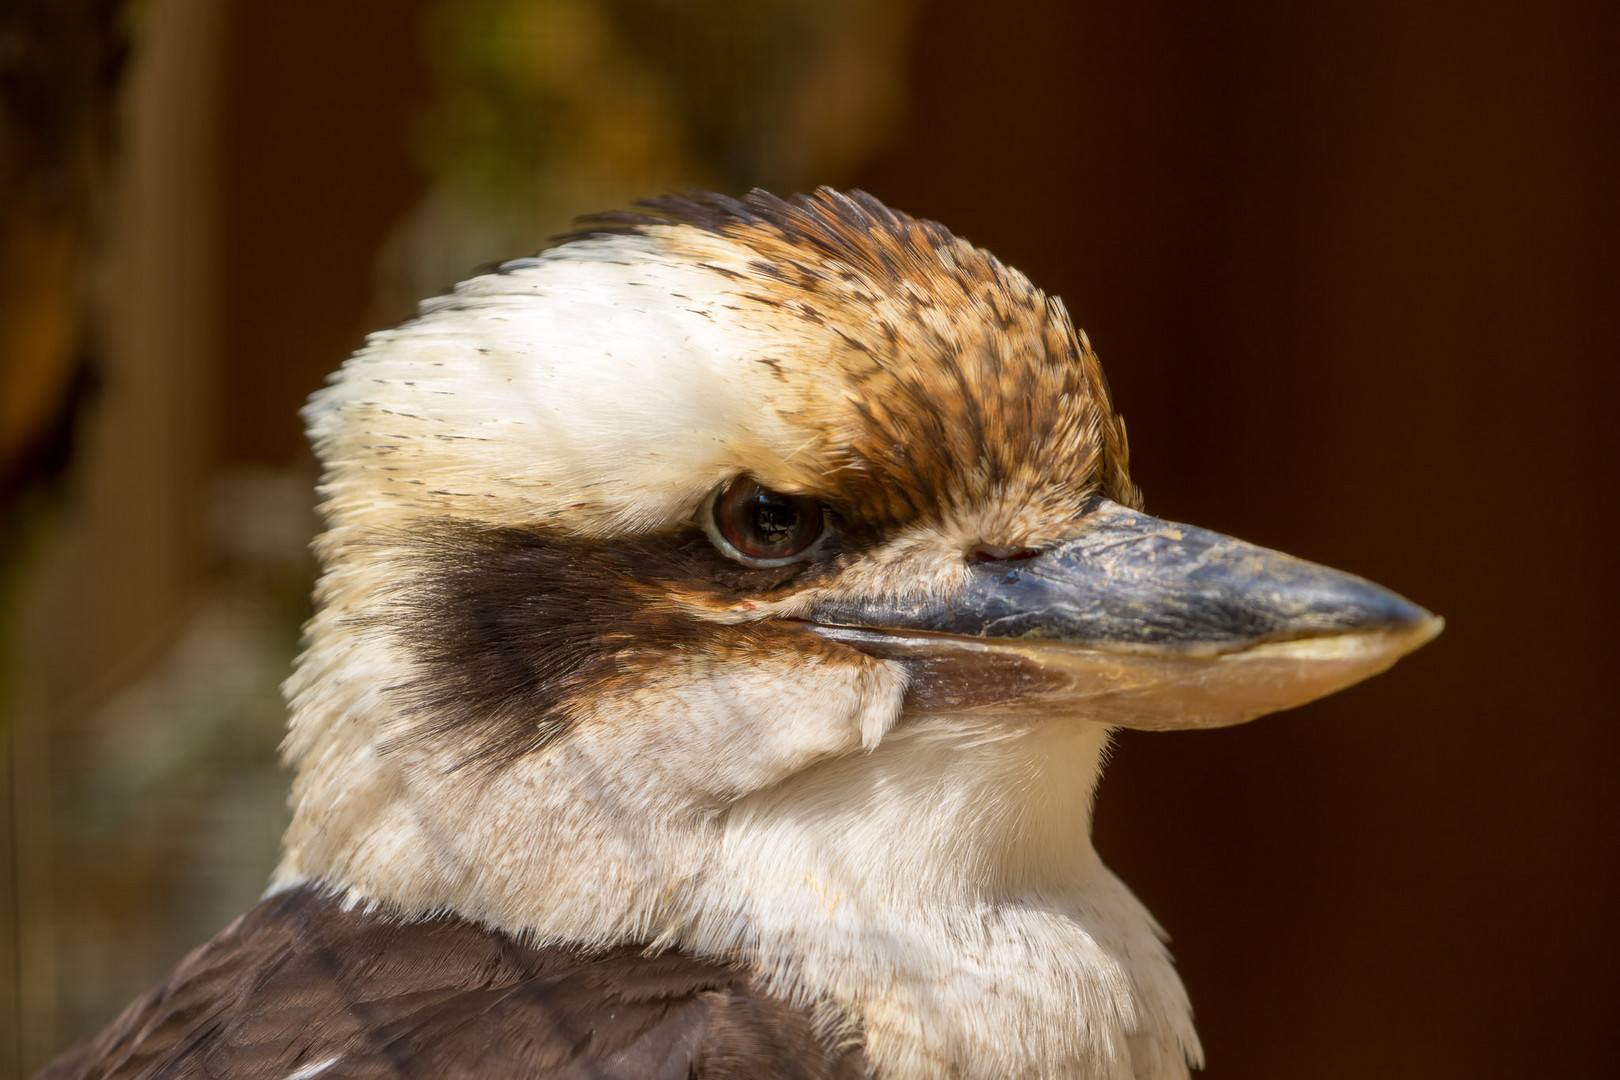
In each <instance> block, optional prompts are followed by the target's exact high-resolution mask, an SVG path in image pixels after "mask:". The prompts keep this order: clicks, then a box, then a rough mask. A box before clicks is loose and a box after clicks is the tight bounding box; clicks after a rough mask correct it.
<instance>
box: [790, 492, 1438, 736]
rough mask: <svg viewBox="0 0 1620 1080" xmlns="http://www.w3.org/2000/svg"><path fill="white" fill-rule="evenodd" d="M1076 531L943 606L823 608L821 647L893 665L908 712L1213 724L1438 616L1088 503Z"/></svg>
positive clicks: (1322, 572)
mask: <svg viewBox="0 0 1620 1080" xmlns="http://www.w3.org/2000/svg"><path fill="white" fill-rule="evenodd" d="M1081 527H1082V528H1083V529H1084V531H1083V532H1082V533H1081V534H1080V535H1078V536H1075V537H1073V538H1072V539H1068V540H1065V541H1063V542H1061V543H1059V544H1057V545H1056V546H1053V547H1050V548H1048V549H1046V550H1044V551H1041V552H1038V553H1036V554H1034V555H1032V556H1030V557H1028V558H1022V559H1006V560H993V561H984V562H978V563H975V564H973V565H972V566H970V568H969V570H968V574H967V579H966V581H965V583H964V584H963V585H962V586H961V587H960V588H958V589H956V590H953V591H952V592H951V593H950V594H949V595H946V596H942V597H932V598H927V599H923V600H919V601H917V602H915V603H895V602H892V601H884V602H878V603H872V604H863V603H860V602H859V601H853V600H850V599H840V600H834V601H830V602H828V603H825V604H823V605H821V606H820V607H818V608H817V609H816V610H815V611H814V612H813V613H812V615H811V621H812V624H813V625H814V626H815V628H816V629H817V630H818V631H819V632H820V633H822V634H824V635H826V636H827V637H830V638H833V639H835V640H838V641H842V642H845V643H847V644H849V645H852V646H854V647H856V648H859V649H861V650H863V651H866V652H869V653H873V654H875V655H879V656H884V657H886V658H889V659H894V660H899V661H902V662H903V663H905V664H906V665H907V667H908V668H909V669H910V671H911V699H910V701H909V705H910V706H911V707H913V708H920V709H964V708H973V709H982V708H998V707H1006V708H1011V709H1016V710H1017V711H1020V712H1032V711H1033V712H1043V713H1044V712H1061V713H1065V714H1074V715H1078V716H1083V717H1086V718H1088V719H1093V720H1097V721H1100V722H1103V723H1107V724H1112V725H1118V726H1122V727H1136V728H1150V729H1162V728H1181V727H1218V726H1222V725H1226V724H1236V723H1241V722H1243V721H1245V720H1250V719H1253V718H1254V717H1256V716H1261V715H1264V714H1265V713H1268V712H1274V711H1276V710H1278V709H1287V708H1292V707H1294V706H1296V705H1303V704H1304V703H1305V702H1307V701H1311V700H1314V699H1316V698H1319V697H1322V696H1324V695H1326V694H1330V693H1333V692H1334V691H1335V690H1341V689H1343V688H1344V687H1346V686H1349V685H1351V684H1353V683H1356V682H1359V681H1361V680H1362V679H1365V678H1367V677H1368V676H1370V675H1376V674H1377V673H1378V672H1380V671H1383V670H1384V669H1385V668H1387V667H1389V666H1390V665H1391V664H1393V663H1394V662H1395V661H1396V660H1398V659H1399V658H1400V657H1402V656H1404V655H1405V654H1407V653H1409V652H1411V651H1412V650H1413V649H1416V648H1418V647H1419V646H1421V645H1423V644H1425V643H1426V642H1428V641H1430V640H1431V639H1432V638H1433V637H1434V636H1435V635H1436V634H1438V633H1439V632H1440V629H1441V627H1442V626H1443V625H1444V624H1443V622H1442V620H1440V619H1439V618H1437V617H1435V616H1434V615H1431V614H1430V613H1429V612H1427V611H1425V610H1423V609H1422V608H1420V607H1418V606H1417V605H1415V604H1413V603H1411V602H1410V601H1407V600H1405V599H1403V598H1402V597H1400V596H1397V595H1396V594H1395V593H1392V592H1390V591H1389V590H1388V589H1384V588H1381V587H1380V586H1378V585H1374V584H1373V583H1372V582H1370V581H1366V580H1364V579H1362V578H1358V577H1355V576H1353V575H1350V574H1344V573H1340V572H1339V571H1337V570H1329V569H1328V568H1326V567H1323V566H1317V565H1316V564H1314V563H1308V562H1305V561H1304V560H1302V559H1296V558H1293V557H1292V556H1289V555H1283V554H1281V553H1280V552H1276V551H1269V550H1267V549H1265V548H1261V547H1256V546H1254V545H1253V544H1246V543H1244V542H1243V541H1241V540H1235V539H1233V538H1232V537H1229V536H1222V535H1220V534H1219V533H1213V532H1209V531H1207V530H1204V529H1197V528H1193V527H1192V526H1189V525H1177V524H1174V523H1171V522H1167V521H1161V520H1159V519H1158V518H1153V517H1149V516H1147V515H1146V514H1139V513H1137V512H1135V511H1133V510H1129V509H1127V508H1125V507H1123V506H1120V505H1119V504H1117V503H1113V502H1108V501H1107V500H1099V501H1098V502H1097V503H1096V504H1095V508H1094V509H1092V510H1091V511H1090V512H1088V513H1087V514H1086V515H1085V517H1084V518H1082V519H1081Z"/></svg>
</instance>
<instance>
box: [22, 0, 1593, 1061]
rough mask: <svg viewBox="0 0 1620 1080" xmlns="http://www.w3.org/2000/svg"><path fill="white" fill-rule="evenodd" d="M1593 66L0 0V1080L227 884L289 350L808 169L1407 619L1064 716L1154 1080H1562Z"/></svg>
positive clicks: (220, 897)
mask: <svg viewBox="0 0 1620 1080" xmlns="http://www.w3.org/2000/svg"><path fill="white" fill-rule="evenodd" d="M1617 57H1620V34H1617V19H1616V15H1615V14H1614V9H1613V7H1612V5H1607V4H1603V3H1599V2H1590V3H1583V2H1579V0H1540V2H1530V0H1518V2H1511V0H1502V2H1489V0H1485V2H1476V3H1466V2H1463V0H1410V2H1401V3H1396V2H1393V0H1363V2H1359V3H1345V2H1338V0H1326V2H1321V3H1310V4H1300V3H1289V2H1284V0H1273V2H1268V3H1240V4H1231V5H1220V4H1172V3H1166V2H1162V0H1159V2H1135V3H1126V2H1123V0H1016V2H1007V3H1001V4H995V5H986V4H983V3H979V2H975V0H915V2H911V0H866V2H859V0H819V2H818V0H755V2H748V0H728V2H714V3H702V4H697V3H676V2H674V0H603V2H590V0H462V2H451V0H351V2H348V3H343V4H330V3H323V2H319V0H279V2H277V3H270V2H269V0H233V2H230V3H217V2H210V0H146V2H144V3H123V2H119V0H7V4H6V6H5V8H4V9H0V228H3V231H0V350H3V351H0V395H3V396H0V421H3V425H4V426H3V429H0V435H3V439H0V451H3V454H4V460H3V462H0V466H3V467H0V481H3V485H0V499H3V502H0V514H3V515H4V518H3V521H0V553H3V555H4V557H5V559H6V563H5V568H4V575H3V577H0V590H3V593H0V601H3V604H4V608H3V614H4V628H3V631H0V634H3V636H0V645H3V646H4V654H3V664H4V666H3V668H0V708H3V709H4V710H5V711H4V713H3V714H0V721H3V724H4V736H5V742H4V754H5V760H4V765H5V769H4V778H5V790H4V792H3V795H4V800H3V802H0V813H4V814H6V815H8V816H7V819H6V820H5V821H4V823H3V825H4V828H3V829H0V855H3V858H0V886H3V887H0V917H3V918H0V974H3V975H4V978H3V980H0V1077H6V1076H21V1075H27V1074H29V1073H30V1072H31V1071H32V1070H33V1069H35V1068H37V1067H38V1066H39V1065H40V1064H42V1063H43V1061H44V1060H46V1059H47V1058H48V1057H49V1056H50V1055H51V1054H52V1053H53V1052H54V1051H55V1050H56V1049H58V1048H60V1047H61V1046H62V1045H65V1044H66V1043H67V1042H68V1041H71V1040H72V1039H73V1038H76V1037H78V1036H80V1035H82V1034H84V1033H85V1032H87V1031H89V1030H93V1029H94V1028H95V1027H97V1026H99V1025H100V1024H101V1023H104V1022H105V1021H106V1020H107V1019H108V1018H109V1017H110V1016H111V1015H112V1013H113V1012H115V1011H116V1009H117V1008H118V1007H119V1006H120V1005H122V1004H123V1002H124V1001H126V1000H127V999H128V998H129V997H130V996H132V995H133V994H134V993H136V992H138V991H139V990H141V989H143V988H144V987H145V986H146V985H147V984H148V983H149V982H151V981H152V980H153V979H155V978H156V977H157V976H159V975H160V974H161V973H162V972H163V971H165V970H167V968H168V967H169V966H170V965H171V964H172V963H173V961H174V960H175V959H176V958H177V957H178V956H179V955H180V954H181V953H182V952H183V951H184V950H185V949H186V948H188V947H189V946H190V945H192V944H195V943H196V942H198V941H200V940H201V939H203V938H204V937H206V936H207V935H208V934H209V933H211V932H212V931H213V930H215V929H217V928H218V927H219V926H220V925H222V924H223V923H224V922H225V921H226V920H228V919H229V918H230V917H231V915H233V914H234V913H235V912H237V911H238V910H240V909H241V908H243V907H245V906H247V905H248V904H250V903H251V902H252V900H253V899H254V897H255V896H256V895H257V894H258V892H259V891H260V889H261V888H262V887H263V883H264V880H265V877H266V875H267V873H268V871H269V869H270V866H271V863H272V860H273V858H274V851H275V844H276V838H277V834H278V831H279V829H280V827H281V823H282V820H283V816H284V809H283V807H282V800H283V798H284V790H285V777H284V776H282V775H281V774H280V772H279V771H278V770H277V767H276V764H275V744H276V742H277V740H278V738H279V730H280V725H281V723H282V713H281V706H280V702H279V698H278V697H277V692H276V684H277V682H278V681H279V680H280V679H281V678H282V677H283V676H284V675H285V673H286V671H287V668H288V664H289V663H290V660H291V657H292V655H293V653H294V652H295V650H296V642H297V625H298V622H299V620H300V619H301V618H302V617H303V614H304V612H305V607H304V605H305V603H306V601H305V594H306V593H307V589H308V584H309V573H310V567H309V565H308V562H307V559H306V557H305V556H304V554H303V544H304V542H305V540H306V539H307V536H308V533H309V531H310V530H311V529H312V528H313V522H312V518H311V516H310V509H309V507H310V502H311V499H310V495H309V487H310V484H311V482H312V478H313V464H312V462H311V460H310V458H309V455H308V452H307V451H306V449H305V448H304V444H303V441H302V435H301V432H300V426H299V423H298V420H297V416H296V412H297V409H298V407H299V405H300V403H301V401H302V400H303V398H304V396H305V395H306V394H307V393H308V392H309V391H310V390H312V389H313V388H315V387H316V386H318V385H319V384H320V380H321V378H322V376H323V375H324V374H325V373H326V372H327V371H329V370H330V369H332V368H333V367H335V366H336V365H337V363H338V362H339V361H340V360H341V359H342V357H343V356H344V355H345V354H346V353H347V352H348V351H349V350H350V349H352V348H353V347H354V346H355V345H356V344H357V343H358V342H359V340H360V337H361V334H362V333H363V332H364V331H365V330H366V329H368V328H374V327H377V326H381V325H385V324H387V323H389V322H392V321H396V320H398V319H399V318H401V317H403V316H404V315H406V314H408V313H409V310H410V303H411V301H413V300H414V299H416V298H417V297H419V296H421V295H426V294H430V293H433V292H436V291H438V290H440V289H442V288H443V287H445V286H446V285H448V284H450V283H451V282H453V281H454V280H456V279H457V278H458V277H461V276H465V275H466V274H467V273H468V272H469V271H470V270H471V269H473V268H474V267H475V266H477V265H478V264H480V263H483V262H487V261H490V260H493V259H497V258H500V257H503V256H509V255H515V254H520V253H523V252H526V251H530V250H533V249H535V248H537V247H539V246H540V245H541V244H542V243H543V241H544V238H545V237H546V236H547V235H550V234H553V233H555V232H557V231H559V230H560V229H562V228H563V227H564V226H566V224H567V222H568V220H569V219H570V218H571V217H572V216H573V215H575V214H578V213H583V212H587V211H592V210H598V209H602V208H605V207H611V206H618V205H623V204H624V203H625V202H627V201H628V200H629V199H630V198H633V197H635V196H636V195H640V194H655V193H658V192H661V191H664V190H668V189H672V188H682V187H687V186H706V187H714V188H719V189H722V190H731V191H739V190H742V189H745V188H746V187H748V186H750V185H754V184H763V185H767V186H770V187H773V188H776V189H778V190H789V189H801V188H805V187H808V186H812V185H814V184H818V183H831V184H835V185H842V186H851V185H853V186H860V187H864V188H866V189H868V190H870V191H872V192H873V193H874V194H876V195H878V196H879V197H880V198H883V199H884V200H886V201H888V202H890V203H891V204H892V205H894V206H897V207H900V208H902V209H906V210H909V211H911V212H913V213H917V214H921V215H926V216H930V217H935V218H938V219H940V220H942V221H944V222H946V223H947V224H948V225H950V226H951V227H952V228H953V229H954V230H956V231H957V232H958V233H961V234H963V235H966V236H967V237H969V238H971V239H972V240H974V241H976V242H979V243H982V244H984V245H986V246H988V247H990V248H991V249H993V250H994V251H996V252H997V253H998V254H999V255H1001V256H1002V257H1003V258H1004V259H1006V260H1007V261H1009V262H1011V263H1012V264H1014V265H1016V266H1019V267H1021V268H1022V269H1024V270H1025V271H1027V272H1028V273H1029V274H1030V275H1031V276H1032V277H1033V278H1034V279H1035V280H1036V281H1037V283H1039V284H1041V285H1043V286H1044V287H1046V288H1047V289H1049V290H1051V291H1054V292H1057V293H1060V294H1061V295H1063V296H1064V298H1065V299H1066V300H1067V302H1068V304H1069V307H1070V309H1071V311H1072V312H1073V313H1074V315H1075V318H1076V321H1077V322H1078V323H1079V324H1081V325H1082V326H1084V327H1086V329H1087V330H1088V331H1089V333H1090V335H1091V339H1092V341H1093V342H1094V343H1095V344H1096V346H1097V347H1098V349H1099V351H1100V352H1101V354H1102V356H1103V357H1104V360H1105V361H1106V363H1107V366H1108V371H1109V375H1110V378H1111V380H1112V383H1113V387H1114V390H1115V395H1116V398H1117V400H1118V402H1119V403H1120V405H1121V407H1122V408H1123V410H1124V411H1125V413H1126V415H1127V416H1128V417H1129V419H1130V423H1131V435H1132V448H1133V451H1134V453H1133V462H1134V464H1135V472H1136V475H1137V478H1138V480H1139V481H1140V482H1141V483H1142V485H1143V487H1144V488H1145V489H1146V491H1147V494H1148V499H1149V506H1150V509H1152V510H1153V511H1155V512H1157V513H1160V514H1163V515H1165V516H1168V517H1171V518H1175V519H1181V520H1187V521H1193V522H1197V523H1199V524H1201V525H1205V526H1209V527H1213V528H1216V529H1219V530H1222V531H1226V532H1231V533H1234V534H1236V535H1239V536H1242V537H1244V538H1246V539H1250V540H1254V541H1257V542H1260V543H1264V544H1267V545H1269V546H1273V547H1278V548H1282V549H1284V550H1287V551H1290V552H1293V553H1295V554H1298V555H1302V556H1305V557H1308V558H1311V559H1315V560H1319V561H1322V562H1325V563H1328V564H1330V565H1334V566H1339V567H1342V568H1345V569H1348V570H1353V571H1355V572H1358V573H1361V574H1364V575H1366V576H1368V577H1371V578H1373V579H1374V580H1377V581H1379V582H1382V583H1384V584H1387V585H1389V586H1391V587H1393V588H1395V589H1397V590H1399V591H1401V592H1403V593H1405V594H1406V595H1408V596H1410V597H1412V598H1413V599H1415V600H1417V601H1419V602H1421V603H1423V604H1425V605H1427V606H1429V607H1430V608H1432V609H1434V610H1436V611H1438V612H1440V613H1441V614H1443V615H1445V616H1446V617H1447V619H1448V620H1449V626H1448V629H1447V631H1446V633H1445V635H1444V636H1443V637H1441V638H1440V640H1439V641H1437V642H1436V643H1435V644H1434V645H1432V646H1430V647H1429V648H1427V649H1425V650H1424V651H1423V652H1421V653H1419V654H1418V655H1416V656H1414V657H1412V658H1411V659H1409V660H1407V661H1405V662H1403V663H1402V664H1401V665H1400V666H1399V667H1397V668H1396V669H1395V670H1394V671H1392V672H1391V673H1390V674H1388V675H1385V676H1383V677H1381V678H1379V679H1377V680H1374V681H1373V682H1371V683H1368V684H1367V685H1365V686H1362V687H1358V688H1356V689H1354V690H1352V691H1350V692H1347V693H1345V694H1343V695H1341V696H1339V697H1335V698H1332V699H1330V700H1328V701H1324V702H1320V703H1318V704H1315V705H1312V706H1310V707H1308V708H1305V709H1301V710H1299V711H1297V712H1295V713H1293V714H1290V715H1286V716H1281V717H1275V718H1271V719H1267V720H1263V721H1261V722H1259V723H1256V724H1253V725H1250V726H1248V727H1244V728H1238V729H1233V730H1227V731H1219V732H1209V733H1197V734H1177V735H1160V736H1152V735H1134V734H1133V735H1129V736H1126V737H1124V738H1123V739H1121V740H1120V745H1119V747H1118V752H1117V754H1116V755H1115V760H1114V763H1113V765H1112V766H1111V768H1110V770H1109V773H1108V775H1107V777H1106V778H1105V780H1104V783H1103V788H1102V792H1101V796H1100V803H1099V810H1098V819H1097V832H1098V846H1099V848H1100V849H1101V851H1102V853H1103V855H1104V857H1105V858H1106V859H1107V860H1108V861H1109V862H1110V863H1111V864H1112V865H1113V866H1114V868H1115V869H1116V870H1117V871H1119V873H1120V874H1121V876H1122V877H1123V878H1124V879H1125V880H1126V881H1127V882H1129V883H1130V884H1131V885H1132V887H1133V888H1134V889H1135V890H1136V891H1137V892H1138V894H1139V895H1141V896H1142V898H1143V899H1144V900H1145V901H1146V902H1147V903H1148V905H1149V907H1151V908H1152V909H1153V911H1154V912H1155V914H1156V915H1158V916H1159V918H1160V919H1161V920H1162V921H1163V922H1164V923H1165V925H1167V926H1168V927H1169V928H1170V929H1171V930H1172V931H1173V933H1174V935H1175V942H1174V948H1175V952H1176V955H1177V957H1178V960H1179V963H1180V968H1181V971H1182V973H1183V976H1184V977H1185V980H1186V982H1187V984H1188V988H1189V990H1190V992H1191V994H1192V998H1193V1001H1194V1002H1195V1004H1196V1007H1197V1010H1198V1017H1199V1028H1200V1031H1201V1034H1202V1036H1203V1038H1204V1042H1205V1045H1206V1048H1207V1050H1208V1054H1209V1062H1210V1064H1209V1069H1208V1072H1207V1074H1206V1075H1209V1076H1210V1077H1212V1078H1217V1080H1218V1078H1223V1077H1246V1078H1266V1077H1277V1078H1282V1077H1345V1078H1348V1077H1439V1076H1444V1077H1451V1076H1458V1077H1462V1076H1466V1077H1473V1078H1480V1077H1526V1076H1538V1077H1539V1076H1598V1075H1606V1074H1610V1073H1612V1070H1613V1068H1614V1067H1613V1065H1612V1064H1611V1059H1612V1057H1613V1054H1614V1052H1613V1050H1612V1048H1611V1047H1610V1045H1609V1044H1610V1042H1611V1041H1612V1038H1613V1030H1614V1023H1615V1022H1614V1016H1615V1013H1616V1009H1617V1007H1620V947H1617V946H1620V934H1617V932H1616V929H1615V926H1614V920H1615V917H1616V913H1617V912H1620V889H1617V874H1616V868H1615V858H1616V853H1617V847H1616V839H1617V833H1620V817H1617V814H1616V799H1615V798H1614V792H1613V788H1614V786H1615V785H1614V782H1613V781H1612V780H1611V779H1610V776H1609V774H1610V771H1611V769H1612V768H1613V766H1614V763H1615V761H1616V760H1617V753H1616V752H1617V750H1620V723H1617V721H1620V715H1617V709H1616V707H1615V706H1614V704H1613V703H1612V701H1611V690H1610V684H1611V681H1612V679H1613V675H1612V669H1610V668H1609V667H1608V666H1607V664H1608V662H1609V661H1605V659H1604V657H1605V656H1606V655H1607V654H1608V653H1609V652H1610V645H1611V642H1612V640H1613V622H1614V619H1615V612H1616V609H1617V601H1620V597H1617V596H1616V580H1617V577H1616V572H1615V556H1616V550H1615V549H1616V541H1615V533H1614V524H1615V522H1614V515H1613V512H1612V505H1613V503H1614V501H1615V498H1616V494H1617V493H1616V490H1615V488H1616V485H1615V483H1614V479H1613V477H1614V467H1613V454H1612V452H1611V443H1610V440H1609V438H1608V437H1607V435H1608V432H1609V431H1610V430H1611V429H1613V427H1614V422H1613V421H1612V420H1611V419H1610V414H1611V412H1612V410H1613V409H1614V408H1615V407H1616V403H1617V401H1620V397H1617V393H1616V391H1617V389H1620V387H1617V378H1616V353H1617V345H1616V342H1617V339H1620V328H1617V322H1620V318H1617V316H1620V303H1617V300H1620V220H1617V218H1620V211H1617V199H1616V193H1617V184H1616V182H1617V180H1620V169H1617V168H1616V165H1617V164H1620V162H1617V157H1620V149H1617V147H1620V62H1617V59H1616V58H1617Z"/></svg>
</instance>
